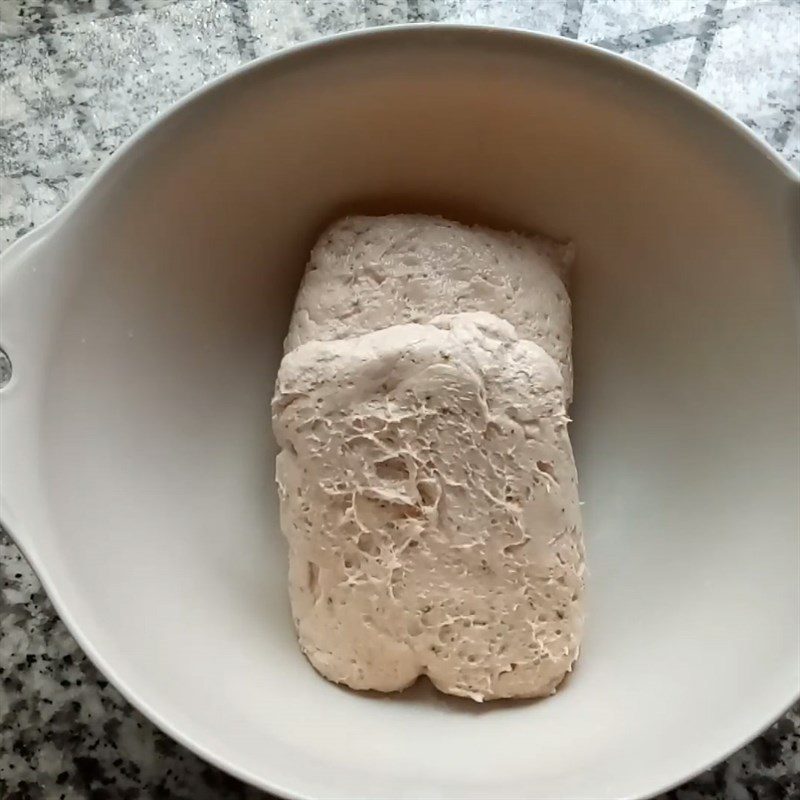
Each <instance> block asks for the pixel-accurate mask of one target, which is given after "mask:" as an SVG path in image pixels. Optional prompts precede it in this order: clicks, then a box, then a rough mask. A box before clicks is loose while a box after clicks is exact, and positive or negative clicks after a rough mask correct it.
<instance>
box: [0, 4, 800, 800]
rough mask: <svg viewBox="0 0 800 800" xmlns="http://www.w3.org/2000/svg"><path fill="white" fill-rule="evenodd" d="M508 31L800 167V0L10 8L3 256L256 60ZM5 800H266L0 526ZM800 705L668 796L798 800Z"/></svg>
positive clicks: (0, 176) (1, 68) (3, 47)
mask: <svg viewBox="0 0 800 800" xmlns="http://www.w3.org/2000/svg"><path fill="white" fill-rule="evenodd" d="M423 20H442V21H467V22H480V23H494V24H503V25H512V26H517V27H525V28H531V29H534V30H539V31H544V32H547V33H559V34H561V35H564V36H568V37H571V38H578V39H580V40H581V41H587V42H592V43H595V44H598V45H600V46H601V47H605V48H608V49H609V50H613V51H614V52H617V53H623V54H624V55H626V56H629V57H630V58H633V59H635V60H636V61H639V62H641V63H643V64H647V65H649V66H651V67H654V68H655V69H657V70H660V71H661V72H663V73H665V74H667V75H669V76H671V77H673V78H677V79H678V80H682V81H684V82H685V83H686V84H688V85H689V86H691V87H694V88H697V89H698V90H699V91H700V93H701V94H703V95H704V96H705V97H707V98H709V99H711V100H713V101H715V102H716V103H718V104H719V105H721V106H722V107H723V108H725V109H727V110H728V111H730V112H731V113H733V114H735V115H736V116H738V117H739V118H740V119H741V120H743V121H744V122H745V123H746V124H747V125H748V126H750V127H751V128H752V129H753V130H754V131H756V132H757V133H758V134H759V135H761V136H762V137H764V138H765V139H766V140H767V141H768V142H769V143H770V144H771V145H772V146H773V147H775V148H776V149H777V150H779V151H780V152H782V153H783V154H784V156H785V157H786V158H787V159H788V160H789V161H790V162H791V163H792V164H793V165H794V166H795V167H798V168H800V0H772V1H769V0H766V1H765V0H708V1H707V0H496V1H492V0H177V2H168V1H167V0H0V75H2V94H0V246H3V247H5V246H6V245H8V244H9V243H10V242H12V241H13V240H14V239H16V238H17V237H19V236H21V235H22V234H23V233H25V232H26V231H28V230H29V229H30V228H31V227H33V226H35V225H38V224H40V223H42V222H44V221H45V220H47V219H48V218H49V217H50V216H51V215H52V214H53V213H55V212H56V211H57V210H58V209H59V208H60V207H61V206H62V205H63V204H64V203H65V202H66V201H67V200H68V199H69V198H70V197H71V196H72V195H73V194H74V193H75V192H76V191H77V189H78V188H79V187H80V186H81V184H82V183H83V182H84V181H85V180H86V178H87V177H88V176H90V175H91V174H92V173H93V172H94V171H95V169H96V168H97V167H98V165H99V164H101V163H102V162H103V160H104V159H105V158H106V157H107V156H108V154H110V153H112V152H113V151H114V150H115V148H117V147H118V146H119V145H120V144H121V143H122V142H123V141H124V140H125V139H126V138H127V137H128V136H129V135H130V134H131V133H132V132H133V131H134V130H135V129H136V128H137V127H138V126H139V125H140V124H142V123H143V122H145V121H147V120H149V119H151V118H152V117H153V116H154V115H155V114H156V113H158V112H159V111H161V110H162V109H164V108H166V107H167V106H169V105H170V104H171V103H172V102H173V101H174V100H176V99H177V98H179V97H181V96H182V95H184V94H186V93H187V92H188V91H190V90H191V89H194V88H195V87H196V86H199V85H201V84H202V83H204V82H205V81H207V80H208V79H210V78H213V77H215V76H217V75H219V74H221V73H223V72H225V71H227V70H229V69H231V68H233V67H236V66H238V65H239V64H241V63H242V62H244V61H247V60H249V59H252V58H254V57H257V56H260V55H263V54H265V53H269V52H272V51H274V50H276V49H278V48H281V47H284V46H286V45H288V44H291V43H293V42H297V41H300V40H306V39H310V38H313V37H315V36H318V35H320V34H326V33H332V32H336V31H342V30H348V29H353V28H361V27H364V26H371V25H383V24H389V23H393V22H408V21H423ZM0 573H2V576H1V578H2V598H1V599H0V678H1V679H2V688H0V798H5V800H23V798H47V800H50V799H51V798H52V799H53V800H83V799H84V798H91V799H92V800H103V799H105V800H115V799H116V798H120V799H121V800H132V799H133V798H154V799H157V798H174V799H175V800H178V798H181V799H184V798H185V799H186V800H205V799H206V798H266V795H264V794H263V793H261V792H258V791H256V790H254V789H251V788H248V787H245V786H244V785H242V784H240V783H239V782H238V781H236V780H234V779H232V778H229V777H227V776H226V775H224V774H222V773H221V772H219V771H218V770H216V769H215V768H213V767H211V766H209V765H207V764H205V763H204V762H203V761H201V760H199V759H198V758H196V757H195V756H194V755H192V754H191V753H189V752H188V751H186V750H185V749H184V748H183V747H181V746H180V745H178V744H176V743H175V742H173V741H172V740H171V739H169V738H168V737H167V736H165V735H164V734H162V733H161V732H160V731H158V730H157V729H156V728H154V727H153V726H152V725H151V724H150V723H149V722H147V721H146V720H145V719H144V718H143V717H142V716H141V715H140V714H139V713H138V712H136V711H135V710H133V709H132V708H131V707H130V706H129V705H128V704H127V703H126V702H125V700H123V699H122V697H121V696H120V695H119V694H118V693H117V692H116V691H115V690H114V688H113V687H111V686H110V685H109V684H108V682H107V681H106V680H104V679H103V677H102V676H101V675H100V674H99V673H98V672H97V670H96V669H95V668H94V667H93V666H92V665H91V664H90V663H89V662H88V661H87V659H86V658H85V656H84V655H83V654H82V652H81V651H80V649H79V648H78V646H77V645H76V643H75V642H74V640H73V639H72V637H71V636H70V634H69V633H68V632H67V631H66V629H65V628H64V625H63V624H62V623H61V621H60V620H59V618H58V616H57V615H56V613H55V611H54V610H53V608H52V606H51V605H50V603H49V601H48V599H47V597H46V596H45V594H44V592H43V591H42V589H41V587H40V585H39V583H38V581H37V579H36V577H35V576H34V575H33V573H32V572H31V570H30V568H29V567H28V565H27V564H26V562H25V560H24V559H23V557H22V556H21V555H20V553H19V551H18V550H17V548H16V547H15V545H14V544H13V543H12V542H11V541H10V539H9V538H8V537H7V536H6V535H5V533H4V532H0ZM798 746H800V706H798V707H795V708H794V709H793V710H792V711H790V712H788V713H787V714H786V715H785V716H784V717H783V718H782V719H780V720H779V721H778V722H777V723H775V724H774V725H773V726H772V727H771V728H770V729H769V730H768V731H766V732H765V733H764V734H763V735H761V736H759V737H758V738H757V739H756V740H755V741H754V742H752V743H751V744H750V745H748V746H747V747H745V748H743V749H742V750H741V751H739V752H738V753H736V754H735V755H734V756H732V757H731V758H729V759H728V760H727V761H726V762H724V763H722V764H720V765H719V766H717V767H715V768H714V769H711V770H709V771H708V772H706V773H705V774H703V775H701V776H700V777H698V778H697V779H695V780H693V781H691V782H690V783H689V784H687V785H685V786H684V787H682V788H680V789H677V790H675V791H673V792H670V793H669V795H668V796H670V797H676V798H681V800H699V799H700V798H726V799H727V798H730V800H778V799H779V798H790V797H791V798H797V797H800V753H799V752H798Z"/></svg>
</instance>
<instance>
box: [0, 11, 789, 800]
mask: <svg viewBox="0 0 800 800" xmlns="http://www.w3.org/2000/svg"><path fill="white" fill-rule="evenodd" d="M409 36H410V37H412V38H418V37H425V36H451V37H453V36H455V37H460V40H465V39H469V37H473V38H475V39H476V41H477V40H478V39H481V38H486V37H493V38H495V39H505V40H507V41H509V42H512V41H514V42H517V43H527V44H529V45H533V46H536V45H537V44H539V45H541V44H546V45H547V46H551V47H554V48H560V49H561V50H563V51H564V52H565V53H566V54H567V56H571V55H574V54H576V53H581V52H583V53H587V54H590V55H591V56H592V57H594V58H595V59H597V61H598V63H599V64H601V65H602V66H603V67H604V68H610V69H612V70H621V71H628V72H629V73H631V74H634V75H638V76H640V77H642V78H645V79H647V80H649V81H651V82H654V83H657V84H660V85H661V87H662V88H664V89H667V90H669V91H671V92H672V93H673V94H674V95H675V96H676V97H678V98H679V99H680V100H681V101H683V102H687V103H689V104H690V105H692V106H694V107H695V108H697V109H698V110H700V111H701V112H703V113H706V114H708V115H710V116H711V117H713V118H715V119H716V120H717V121H719V122H722V123H723V125H724V126H725V127H726V128H727V129H728V130H729V131H730V133H731V134H733V135H735V136H737V137H738V138H740V139H741V140H743V141H745V142H746V143H747V144H749V145H750V146H751V147H753V148H754V149H755V150H756V152H758V153H759V154H760V155H761V156H762V157H764V158H765V159H766V161H767V162H768V163H769V164H770V166H771V167H772V168H773V169H775V170H777V171H778V172H779V173H780V174H781V175H782V176H783V177H784V178H786V179H788V181H789V183H790V184H791V185H793V186H794V188H795V189H800V171H798V170H796V169H794V167H793V166H792V165H791V164H790V163H789V162H788V161H787V160H786V159H785V158H784V157H783V156H782V155H781V154H780V153H778V152H777V151H776V150H775V149H774V148H773V147H771V146H770V145H769V144H768V143H767V142H766V141H765V140H764V139H762V138H761V137H760V136H759V135H758V134H756V133H754V132H753V131H752V130H750V129H749V128H748V127H747V126H746V125H745V124H744V123H743V122H741V121H740V120H738V119H737V118H735V117H734V116H733V115H731V114H729V113H728V112H726V111H724V110H723V109H722V108H721V107H720V106H718V105H717V104H715V103H714V102H712V101H709V100H706V99H705V98H703V97H702V96H701V95H700V94H699V93H698V92H697V91H695V90H694V89H691V88H689V87H688V86H686V85H685V84H683V83H681V82H680V81H678V80H676V79H674V78H671V77H669V76H666V75H663V74H662V73H660V72H657V71H656V70H655V69H653V68H651V67H648V66H646V65H643V64H640V63H638V62H636V61H634V60H632V59H630V58H628V57H626V56H624V55H622V54H619V53H614V52H612V51H609V50H605V49H603V48H601V47H599V46H597V45H593V44H589V43H585V42H580V41H577V40H574V39H568V38H566V37H562V36H558V35H555V34H547V33H540V32H537V31H532V30H527V29H524V28H515V27H508V26H491V25H482V24H469V23H449V22H448V23H440V22H420V23H402V24H396V25H386V26H380V27H372V28H359V29H354V30H348V31H343V32H339V33H334V34H329V35H325V36H320V37H318V38H315V39H312V40H310V41H306V42H301V43H298V44H294V45H291V46H288V47H286V48H284V49H281V50H279V51H276V52H274V53H268V54H266V55H263V56H260V57H258V58H255V59H252V60H250V61H248V62H246V63H244V64H242V65H240V66H238V67H236V68H234V69H232V70H230V71H228V72H226V73H224V74H223V75H220V76H219V77H217V78H215V79H213V80H211V81H208V82H206V83H205V84H203V85H202V86H199V87H198V88H196V89H194V90H193V91H191V92H189V93H188V94H186V95H185V96H184V97H182V98H181V99H179V100H177V101H176V102H174V103H173V104H172V105H170V106H169V108H167V109H165V110H164V111H162V112H161V113H159V114H157V115H156V116H155V117H154V118H153V119H152V120H150V121H149V122H147V123H145V124H144V125H142V126H141V127H140V128H139V129H138V130H137V131H135V132H134V133H133V134H132V135H131V136H130V137H129V138H128V139H127V140H126V141H125V142H124V143H123V144H122V145H121V146H120V147H119V148H118V149H117V150H116V151H115V152H114V153H113V154H112V155H111V156H110V157H109V158H108V159H107V160H106V161H105V162H104V163H103V164H102V165H101V166H100V167H99V168H98V169H97V170H96V172H95V173H94V174H93V175H92V176H91V177H90V178H89V179H88V180H87V182H86V183H85V184H84V186H83V187H82V188H81V189H80V190H79V191H78V192H77V193H76V194H75V196H74V197H72V198H71V199H70V200H69V202H67V203H66V204H65V205H64V206H63V207H62V208H61V209H60V210H59V211H58V212H56V214H54V215H53V216H52V217H51V218H50V219H49V220H47V221H46V222H44V223H43V224H41V225H39V226H37V227H36V228H34V229H32V230H31V231H29V232H27V233H26V234H24V235H23V236H21V237H20V238H19V239H17V240H16V241H15V242H13V243H12V244H11V245H9V247H8V248H6V250H5V252H4V253H2V255H1V256H0V288H2V284H3V283H4V282H5V280H6V279H7V277H8V275H9V274H10V272H11V271H12V269H13V268H14V267H15V266H16V264H17V263H18V262H19V261H20V259H21V257H22V256H23V255H24V253H25V252H27V250H28V249H29V248H30V247H31V246H33V245H35V244H38V243H41V242H42V241H43V240H45V239H46V238H48V237H49V236H51V235H52V234H53V233H54V232H55V231H56V230H57V229H58V227H60V226H61V225H62V224H63V223H64V221H66V220H67V219H68V218H69V217H70V216H71V215H72V214H73V213H74V211H75V210H76V209H77V208H79V207H80V205H81V204H82V203H83V201H84V199H85V198H86V197H88V196H89V195H90V194H92V193H93V192H95V191H96V190H97V188H98V186H100V185H101V184H102V183H103V182H104V181H106V180H109V179H110V178H111V177H112V175H113V173H114V171H115V170H117V169H118V168H119V167H120V165H121V164H122V163H123V162H124V161H125V160H126V159H127V158H128V157H129V155H130V154H131V153H132V152H133V151H134V150H135V149H136V148H137V147H138V146H140V144H141V143H142V142H143V141H144V140H145V139H146V138H147V137H148V136H149V135H151V133H153V132H154V131H155V130H157V129H158V128H160V127H162V126H163V125H164V124H165V123H167V122H168V121H169V120H170V119H171V118H172V117H173V116H175V115H177V114H178V113H180V112H182V111H183V110H185V109H187V108H188V107H190V106H191V105H193V104H194V103H196V102H198V100H199V99H200V98H202V97H203V96H205V95H207V94H210V93H211V92H213V91H215V90H217V89H219V88H221V87H223V86H225V85H227V84H229V83H234V82H235V81H237V80H240V79H242V78H243V77H245V76H246V75H248V74H250V73H253V72H256V71H257V70H260V69H263V68H265V67H266V66H267V65H271V64H275V63H280V62H283V61H290V60H299V59H301V58H303V57H304V56H307V55H308V54H309V53H317V52H321V51H323V50H329V49H333V48H338V47H344V46H347V44H348V43H349V42H351V41H359V40H362V39H395V38H397V39H399V38H403V37H409ZM452 41H454V40H451V43H452ZM0 344H2V343H0ZM13 383H14V377H13V373H12V377H11V380H10V381H9V383H7V384H6V385H5V386H3V387H2V389H7V388H8V387H9V386H10V385H11V384H13ZM1 391H2V390H0V392H1ZM12 460H13V459H12ZM5 501H6V497H5V496H4V492H3V491H2V489H0V527H2V528H3V529H4V530H5V531H6V532H7V533H8V534H9V536H10V538H11V540H12V541H13V542H14V543H15V544H16V545H17V547H18V548H19V550H20V551H21V552H22V554H23V556H24V557H25V559H26V560H27V561H28V563H29V565H30V566H31V569H32V570H33V572H34V573H35V574H36V576H37V578H38V579H39V581H40V583H41V584H42V588H43V589H44V590H45V592H46V594H47V596H48V598H49V599H50V601H51V603H52V604H53V607H54V608H55V610H56V613H57V614H58V616H59V617H60V618H61V620H62V621H63V623H64V625H65V626H66V628H67V630H68V631H69V632H70V634H71V635H72V636H73V637H74V639H75V640H76V642H77V643H78V645H79V646H80V648H81V649H82V650H83V652H84V653H85V654H86V656H87V657H88V658H89V660H90V661H91V662H92V663H93V664H94V666H95V667H96V668H97V669H98V670H99V671H100V672H101V673H102V674H103V675H104V676H105V677H106V678H108V680H109V682H110V683H112V684H113V685H114V687H115V688H116V689H117V691H119V693H120V694H121V695H122V696H123V697H124V698H125V700H126V701H127V702H129V703H130V704H131V705H132V706H133V707H134V708H135V709H137V710H138V711H139V712H140V713H142V714H143V715H144V716H145V717H146V718H147V719H148V720H149V721H150V722H151V723H152V724H154V725H155V726H156V727H157V728H159V729H160V730H162V731H163V732H164V733H166V734H168V735H169V736H170V737H171V738H172V739H174V740H175V741H176V742H178V743H179V744H181V745H182V746H184V747H186V748H187V749H188V750H189V751H191V752H192V753H194V754H195V755H196V756H199V757H200V758H201V759H203V760H204V761H206V762H207V763H209V764H212V765H213V766H215V767H217V768H218V769H220V770H222V771H224V772H226V773H228V774H229V775H232V776H233V777H235V778H237V779H239V780H241V781H243V782H244V783H247V784H249V785H251V786H254V787H256V788H257V789H261V790H264V791H267V792H271V793H272V794H274V795H276V796H277V797H281V798H285V800H313V798H312V797H311V796H310V795H307V794H305V793H303V792H301V791H298V790H296V789H292V788H290V787H288V786H284V785H280V784H278V783H275V782H273V781H270V780H268V779H266V778H263V777H261V776H259V775H256V774H253V773H252V772H251V771H250V770H248V769H245V768H242V767H239V766H238V765H236V764H235V763H232V762H230V761H228V760H227V759H225V758H223V757H219V756H217V755H216V754H215V753H214V752H213V750H212V749H210V748H209V747H208V746H206V745H205V744H203V743H201V742H199V741H196V740H195V739H193V738H192V737H191V736H190V735H187V734H185V733H183V732H182V731H181V729H180V726H179V725H177V724H173V723H172V722H171V721H170V720H169V719H167V718H165V717H164V716H163V715H162V714H161V713H160V712H159V711H158V710H157V709H155V708H154V707H153V706H151V705H150V704H149V703H148V702H146V701H145V700H144V699H143V698H141V697H140V696H139V693H138V692H137V691H136V690H135V689H133V688H130V687H129V686H127V685H126V683H125V681H124V680H122V679H121V678H120V677H119V675H118V674H117V671H116V670H115V669H114V668H113V667H112V666H111V665H110V664H108V663H107V661H106V659H105V657H104V656H103V655H102V653H101V652H100V651H99V650H98V649H97V648H96V647H95V646H94V644H93V642H92V641H91V640H90V638H89V637H87V636H86V635H84V633H83V631H82V630H81V627H80V623H79V622H78V621H77V620H76V619H75V617H74V616H73V615H72V614H71V613H70V611H69V609H68V608H67V605H66V603H65V602H64V601H63V598H62V597H61V594H60V592H59V590H58V588H57V586H56V585H55V583H54V581H53V580H52V578H51V576H50V574H49V571H48V569H47V567H46V565H45V564H44V563H43V561H42V559H41V558H39V557H38V556H37V553H36V545H35V541H33V540H31V541H27V540H26V538H25V536H23V535H21V533H20V531H19V530H18V529H17V532H16V533H15V530H14V529H15V528H16V525H10V524H9V522H10V520H9V519H8V518H7V516H8V505H7V503H6V502H5ZM799 699H800V685H799V686H798V688H797V690H796V692H795V693H794V694H793V695H792V696H790V697H789V698H788V700H787V701H785V702H784V703H783V704H782V705H781V706H780V707H779V708H778V709H775V708H771V709H769V710H768V711H766V712H765V713H764V714H763V715H762V720H761V722H760V724H759V726H758V729H757V730H754V731H753V732H752V733H751V734H750V735H748V736H746V737H744V738H741V739H739V738H737V739H736V741H735V742H733V743H732V744H731V745H730V746H729V747H727V748H725V749H723V750H722V751H721V752H719V753H718V754H717V755H715V756H714V757H712V758H711V759H708V758H703V759H700V760H699V761H698V762H697V763H695V764H694V765H693V766H692V767H690V768H689V769H684V770H683V771H682V774H681V775H680V776H678V777H675V778H673V779H670V781H668V782H667V783H665V784H663V785H659V786H657V787H655V788H652V789H647V790H646V791H645V792H644V793H637V794H635V795H627V796H626V797H625V798H620V800H648V798H654V797H656V796H657V795H660V794H662V793H664V792H667V791H670V790H671V789H673V788H675V787H677V786H679V785H680V784H682V783H684V782H686V781H688V780H691V779H692V778H693V777H695V776H697V775H698V774H700V773H701V772H703V771H705V770H707V769H708V768H710V767H712V766H713V765H715V764H717V763H719V762H720V761H723V760H725V759H727V758H728V757H729V756H730V755H732V754H733V753H735V752H736V751H737V750H739V749H740V748H741V747H743V746H744V745H746V744H747V743H748V742H750V741H752V740H753V739H754V738H756V737H757V736H758V735H759V734H761V733H762V732H763V731H764V730H765V729H766V728H768V727H769V726H770V725H772V724H773V722H775V721H776V720H777V719H779V718H780V717H781V716H782V715H783V714H784V713H785V712H786V711H787V710H788V709H789V708H791V707H792V705H793V704H794V703H795V702H797V700H799Z"/></svg>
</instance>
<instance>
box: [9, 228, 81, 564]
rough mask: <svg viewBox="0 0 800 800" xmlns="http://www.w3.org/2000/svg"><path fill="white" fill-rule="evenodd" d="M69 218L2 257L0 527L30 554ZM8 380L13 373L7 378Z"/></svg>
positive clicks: (38, 512) (34, 233) (22, 240)
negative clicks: (50, 346)
mask: <svg viewBox="0 0 800 800" xmlns="http://www.w3.org/2000/svg"><path fill="white" fill-rule="evenodd" d="M63 219H64V216H63V215H62V214H59V215H57V216H56V217H54V218H53V219H51V220H50V221H49V222H47V223H45V224H44V225H41V226H40V227H38V228H36V229H34V230H32V231H31V232H30V233H28V234H26V235H25V236H23V237H22V238H20V239H18V240H17V241H16V242H14V244H12V245H11V246H10V247H9V248H8V249H7V250H6V251H5V252H4V253H3V254H2V255H0V349H2V351H3V352H4V353H5V355H6V358H7V364H6V366H5V368H4V370H3V372H4V373H5V374H4V375H3V378H4V381H3V384H2V386H0V474H1V475H2V479H1V480H0V524H1V525H2V526H3V528H4V529H5V530H6V531H7V532H8V533H9V534H11V536H12V538H14V540H15V541H16V542H17V544H18V545H19V546H20V547H21V548H22V550H23V552H26V554H27V555H29V560H30V552H31V549H32V545H33V537H32V535H31V531H33V530H37V529H39V527H40V522H41V520H39V517H40V516H41V513H44V509H42V508H41V506H42V505H43V504H42V502H41V501H42V497H43V494H42V492H41V481H42V475H41V472H42V470H41V464H39V430H38V429H39V407H40V404H41V401H42V399H43V393H42V392H43V389H44V374H45V368H46V357H45V355H46V353H47V342H48V340H49V338H50V336H51V335H52V330H53V318H54V315H55V314H54V312H55V310H56V308H57V305H58V303H59V300H60V298H61V297H62V296H63V292H64V291H65V290H66V280H67V276H66V275H65V274H63V273H64V270H59V266H60V259H59V257H58V255H59V247H58V242H57V240H58V239H60V237H59V235H58V233H59V229H60V228H61V222H62V221H63ZM9 373H10V374H9Z"/></svg>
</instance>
